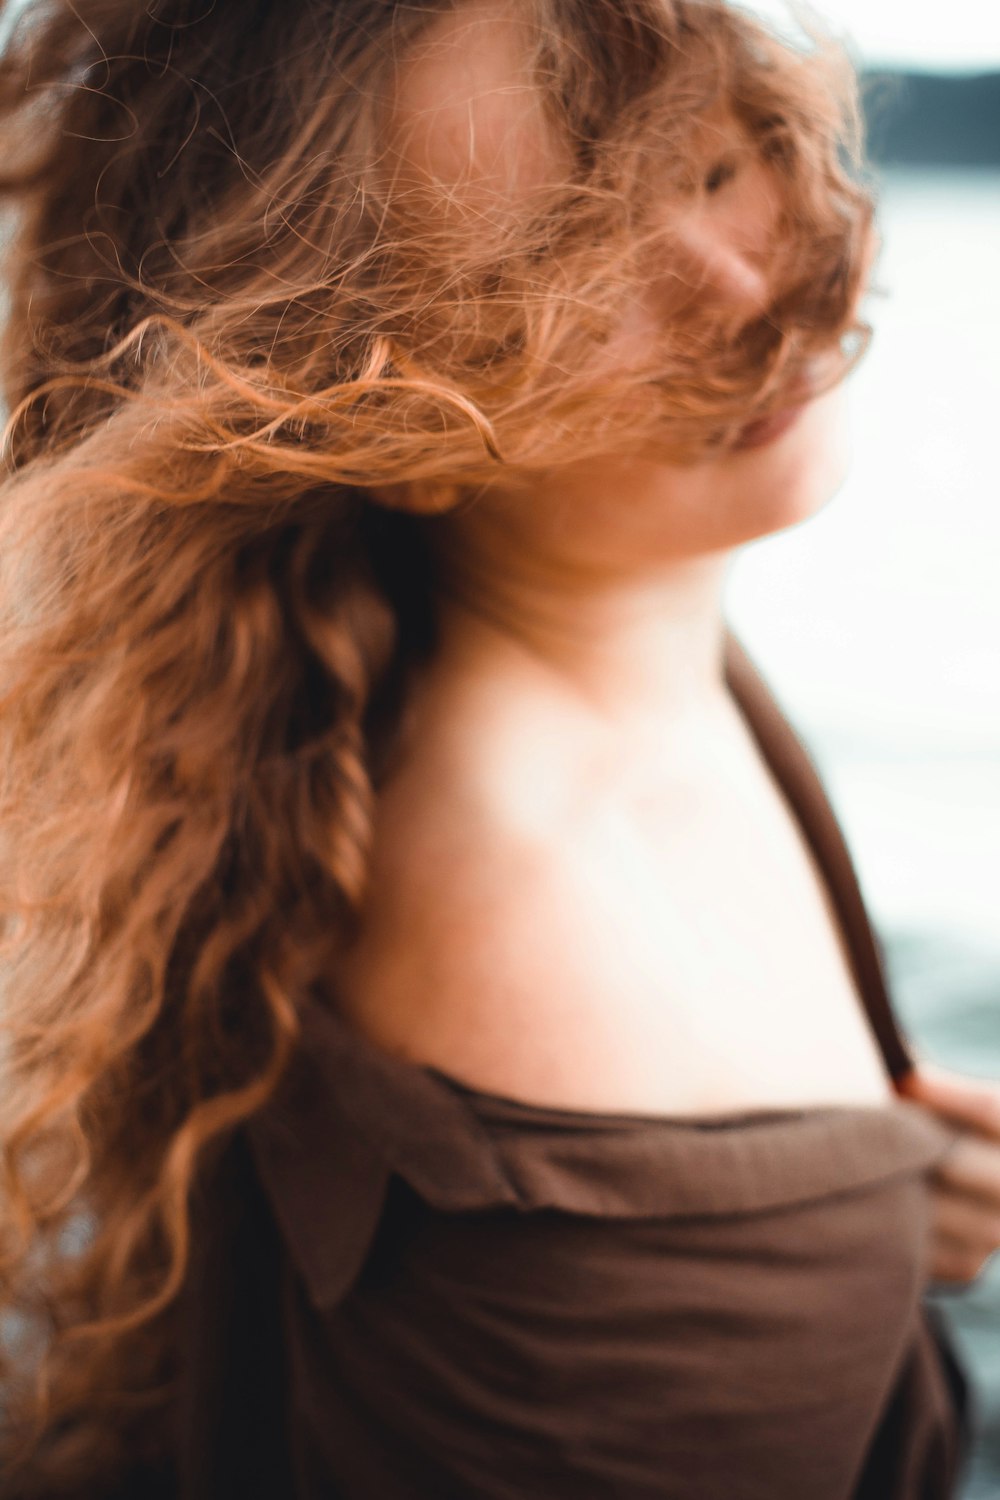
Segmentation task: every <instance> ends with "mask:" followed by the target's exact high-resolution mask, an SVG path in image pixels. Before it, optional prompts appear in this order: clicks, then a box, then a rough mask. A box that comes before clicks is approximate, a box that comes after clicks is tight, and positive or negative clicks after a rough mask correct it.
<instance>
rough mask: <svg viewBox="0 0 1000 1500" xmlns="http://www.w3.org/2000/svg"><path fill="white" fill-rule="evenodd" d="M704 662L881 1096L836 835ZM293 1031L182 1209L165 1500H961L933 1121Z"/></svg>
mask: <svg viewBox="0 0 1000 1500" xmlns="http://www.w3.org/2000/svg"><path fill="white" fill-rule="evenodd" d="M727 671H728V676H729V681H730V686H731V689H732V691H733V692H734V696H736V697H737V701H738V702H739V703H740V706H741V707H742V709H743V711H744V713H745V714H746V716H747V719H748V721H749V722H750V725H751V728H752V729H753V730H754V732H755V734H756V735H757V738H758V741H759V743H760V744H761V747H762V750H763V751H764V754H765V756H766V757H767V759H768V761H769V763H770V764H771V767H772V769H773V771H774V773H775V775H776V777H777V779H778V781H779V784H780V785H781V786H782V787H783V789H784V790H785V793H786V795H787V796H788V798H789V801H790V803H791V804H792V807H793V809H794V810H795V811H796V813H797V814H798V816H799V818H800V821H801V822H802V824H803V827H804V830H805V832H806V836H807V838H808V839H809V841H810V843H811V845H812V847H813V849H814V851H815V853H816V855H817V859H818V861H819V864H820V868H821V869H822V870H823V872H824V874H825V875H826V878H827V879H828V881H829V883H830V887H831V891H832V894H833V896H834V900H835V904H836V907H837V910H838V913H839V915H840V917H841V920H842V921H843V923H844V928H845V932H846V934H847V938H848V943H849V948H850V952H851V955H852V958H853V962H854V966H855V971H856V974H857V977H858V982H859V985H860V988H861V992H862V994H863V997H864V1000H865V1004H866V1007H867V1009H868V1013H869V1016H870V1018H871V1021H872V1025H873V1028H874V1030H875V1032H876V1035H877V1036H878V1039H879V1042H880V1045H881V1047H882V1051H883V1055H884V1056H885V1059H886V1065H887V1068H888V1069H889V1071H890V1073H892V1074H893V1076H896V1077H898V1076H899V1075H900V1074H902V1073H903V1072H904V1071H905V1070H906V1068H907V1067H908V1066H909V1058H908V1054H907V1050H906V1046H905V1043H904V1041H903V1039H902V1037H901V1036H900V1034H899V1032H898V1029H897V1027H896V1024H895V1021H894V1018H893V1015H892V1010H891V1007H890V1005H889V1001H888V997H887V996H886V993H885V986H884V982H883V979H882V972H881V968H880V965H879V959H878V953H877V949H876V946H875V943H874V940H873V938H872V935H871V930H870V927H869V925H868V922H867V919H866V917H865V913H864V907H863V904H862V902H861V898H860V895H859V894H858V890H857V884H856V882H855V880H854V877H853V873H852V871H851V868H850V862H849V859H848V857H847V854H846V850H845V849H844V846H843V841H842V839H841V837H840V834H839V831H838V829H837V825H836V821H835V819H834V817H833V814H832V812H831V811H830V809H829V805H828V804H827V802H826V799H825V798H824V797H823V794H822V791H821V790H820V788H819V784H818V782H817V780H816V777H815V773H814V771H813V770H812V767H811V765H810V763H809V761H808V757H806V755H805V752H804V751H803V750H802V747H801V746H800V745H799V744H798V742H797V741H796V740H795V738H794V736H793V735H792V733H791V731H790V730H789V729H788V726H787V724H786V723H785V721H784V719H783V718H782V716H781V714H780V712H779V710H778V709H777V707H776V705H775V704H774V702H773V699H771V698H770V695H769V694H768V693H767V690H766V688H765V687H764V685H763V683H762V682H761V680H760V679H759V678H758V677H757V676H756V674H755V673H754V670H753V668H752V667H751V666H750V664H749V662H748V661H747V659H746V657H745V656H744V655H743V653H742V652H741V651H740V649H739V647H738V646H737V644H736V643H735V641H732V640H731V641H730V649H729V655H728V662H727ZM303 1042H304V1045H303V1046H302V1047H301V1048H300V1049H299V1053H298V1054H297V1057H296V1060H295V1065H294V1067H293V1069H292V1070H291V1072H290V1074H289V1078H288V1081H287V1084H286V1086H284V1087H283V1088H282V1090H281V1093H280V1095H279V1097H278V1098H277V1099H276V1100H275V1101H273V1102H272V1104H271V1105H269V1106H268V1108H267V1110H266V1111H264V1112H263V1113H261V1114H259V1115H258V1116H257V1117H256V1118H255V1119H254V1120H253V1121H252V1122H251V1124H250V1126H249V1127H248V1129H247V1131H246V1133H245V1138H244V1137H242V1136H238V1137H237V1138H235V1140H234V1142H233V1143H232V1147H231V1149H230V1151H229V1153H228V1155H227V1156H225V1157H223V1158H222V1162H221V1163H220V1175H219V1176H218V1178H217V1179H215V1180H213V1190H212V1192H211V1194H210V1195H209V1196H207V1197H206V1199H205V1200H204V1201H203V1203H202V1209H201V1211H202V1213H203V1214H207V1215H208V1218H207V1219H206V1220H205V1222H204V1223H203V1227H202V1232H201V1233H200V1234H199V1235H198V1238H197V1244H198V1246H199V1257H200V1258H199V1260H198V1262H197V1268H196V1272H195V1275H194V1277H193V1280H192V1284H191V1286H190V1287H189V1288H188V1293H187V1298H188V1300H187V1306H188V1316H189V1318H190V1325H189V1326H190V1339H189V1359H190V1365H189V1369H188V1381H187V1386H186V1389H185V1392H184V1398H183V1400H182V1402H181V1406H180V1410H179V1419H180V1424H181V1425H180V1432H179V1435H178V1440H179V1449H178V1453H179V1480H178V1484H179V1489H178V1491H177V1493H179V1494H182V1495H183V1496H184V1497H185V1500H201V1497H206V1500H207V1497H208V1496H211V1497H212V1500H223V1497H226V1496H229V1495H232V1496H236V1495H240V1496H241V1500H245V1497H246V1496H247V1495H258V1494H259V1495H268V1496H274V1497H278V1496H281V1497H286V1496H287V1497H288V1500H293V1497H294V1500H320V1497H323V1500H474V1497H483V1500H487V1497H497V1500H500V1497H503V1500H534V1497H537V1500H560V1497H565V1500H591V1497H593V1500H597V1497H608V1500H611V1497H615V1500H647V1497H648V1500H653V1497H658V1500H696V1497H697V1500H714V1497H717V1496H718V1497H721V1496H725V1497H726V1500H802V1497H803V1496H809V1500H852V1497H853V1500H917V1497H920V1500H945V1497H947V1496H950V1495H952V1494H953V1493H954V1486H955V1476H956V1470H957V1467H958V1465H959V1462H960V1459H961V1455H962V1449H963V1446H964V1437H965V1431H964V1428H963V1425H962V1411H963V1408H964V1404H965V1390H964V1382H963V1381H962V1378H961V1373H960V1371H959V1370H958V1369H957V1367H956V1366H955V1364H954V1360H953V1356H952V1354H951V1351H950V1349H949V1348H948V1346H947V1341H946V1340H945V1339H944V1337H943V1334H942V1331H941V1329H940V1327H939V1326H938V1325H937V1324H936V1322H935V1321H934V1320H933V1318H932V1316H931V1314H930V1313H929V1311H928V1310H927V1309H926V1308H925V1307H924V1306H923V1303H922V1300H921V1298H922V1292H923V1289H924V1285H925V1282H926V1276H927V1249H928V1245H927V1229H928V1198H927V1187H926V1173H927V1171H928V1170H929V1169H930V1168H931V1167H932V1166H933V1165H934V1164H935V1163H937V1162H939V1161H940V1160H941V1159H942V1157H943V1156H944V1154H945V1153H946V1152H947V1151H948V1150H949V1148H950V1146H951V1144H952V1143H953V1141H954V1139H955V1132H954V1131H953V1130H952V1129H951V1128H950V1127H948V1126H945V1125H944V1124H942V1123H940V1122H939V1121H937V1120H935V1119H933V1118H932V1117H930V1116H929V1115H928V1114H926V1112H924V1111H923V1110H921V1109H920V1108H919V1107H918V1106H916V1105H914V1104H912V1103H909V1102H907V1101H905V1100H903V1099H899V1100H896V1101H894V1102H892V1103H891V1104H889V1105H886V1106H883V1107H854V1106H850V1107H819V1108H808V1109H796V1110H788V1109H777V1110H755V1111H748V1112H743V1113H740V1114H728V1115H720V1116H714V1117H708V1118H706V1117H699V1118H696V1119H692V1118H671V1117H667V1116H656V1115H649V1114H641V1115H636V1114H609V1113H590V1112H585V1111H577V1110H567V1109H558V1108H547V1107H546V1108H542V1107H539V1106H535V1105H528V1104H524V1103H521V1102H518V1101H516V1100H511V1099H506V1098H503V1097H501V1096H498V1095H492V1094H488V1093H485V1092H482V1091H480V1090H475V1089H472V1088H469V1087H467V1086H465V1085H463V1084H461V1083H459V1082H457V1081H456V1080H454V1079H451V1078H449V1077H448V1076H447V1075H445V1074H443V1073H441V1072H440V1071H438V1070H436V1069H433V1068H427V1067H418V1066H416V1065H414V1064H411V1063H408V1062H405V1061H403V1060H401V1059H399V1058H396V1057H392V1056H390V1055H389V1054H387V1053H386V1052H384V1051H383V1050H381V1049H379V1048H377V1047H375V1046H374V1045H373V1044H371V1043H370V1042H368V1041H367V1040H366V1039H364V1038H363V1037H362V1036H360V1035H359V1034H358V1033H357V1032H356V1031H355V1030H354V1029H353V1028H351V1027H350V1026H349V1025H348V1024H347V1023H346V1022H345V1021H344V1020H343V1019H342V1018H341V1017H340V1016H339V1015H337V1014H336V1013H334V1012H333V1011H332V1010H331V1009H330V1008H329V1007H328V1006H325V1005H324V1004H322V1003H321V1001H320V1000H319V999H318V998H316V999H314V1000H312V1001H310V1002H309V1003H308V1004H307V1006H306V1008H305V1010H304V1013H303ZM227 1164H228V1165H227ZM223 1167H225V1173H222V1168H223ZM206 1204H207V1205H208V1206H207V1207H206ZM196 1222H197V1221H196Z"/></svg>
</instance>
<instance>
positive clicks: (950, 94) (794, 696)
mask: <svg viewBox="0 0 1000 1500" xmlns="http://www.w3.org/2000/svg"><path fill="white" fill-rule="evenodd" d="M744 8H746V9H749V10H754V11H757V12H759V13H761V14H764V15H766V16H768V18H769V19H772V20H776V21H778V23H779V24H781V25H786V24H787V23H788V16H789V6H788V5H787V4H785V3H784V0H747V3H746V4H745V6H744ZM813 8H814V9H815V10H816V11H818V13H819V14H820V16H821V17H823V18H824V19H825V21H826V22H827V23H828V26H829V28H830V29H832V30H833V31H834V32H835V33H837V34H838V35H840V36H841V38H842V39H844V40H845V41H846V43H847V45H848V48H849V50H850V52H851V54H852V56H853V57H854V59H855V61H856V63H857V64H858V66H859V68H860V69H861V71H862V75H863V78H864V95H865V101H866V115H867V118H868V132H869V150H870V153H871V155H872V158H873V163H874V168H875V174H876V178H877V181H878V184H879V189H880V199H881V211H880V220H881V232H882V236H883V241H884V249H883V253H882V258H881V262H880V266H879V270H878V273H877V277H876V288H877V290H876V294H875V295H874V296H873V297H872V298H871V299H870V302H869V306H868V315H869V317H870V319H871V321H872V322H873V324H874V327H875V339H874V342H873V345H872V348H871V351H870V353H869V355H868V357H867V359H866V361H865V363H864V364H863V365H862V366H861V368H860V369H859V370H858V371H857V373H856V374H855V375H854V377H853V379H852V381H851V399H852V403H853V419H854V420H853V427H854V460H853V470H852V474H851V477H850V478H849V480H848V481H847V483H846V485H845V486H844V488H843V489H842V490H841V492H840V494H839V495H838V496H837V498H836V499H835V500H834V501H833V502H832V505H831V506H830V507H829V508H828V509H827V510H825V511H824V512H822V513H821V514H820V515H819V516H818V517H816V518H815V519H814V520H811V521H809V522H808V523H806V524H805V525H803V526H800V527H796V528H794V529H793V530H791V531H788V532H785V533H784V534H782V535H781V536H778V537H774V538H770V539H767V540H765V541H762V542H760V543H756V544H754V545H753V546H752V547H749V548H748V549H746V551H745V552H744V553H743V555H742V556H741V558H740V559H739V560H738V562H737V564H736V566H735V569H734V572H733V575H732V580H731V585H730V593H729V616H730V620H731V622H732V624H733V626H734V628H735V630H736V631H737V633H738V634H739V635H740V636H741V637H742V639H743V641H744V643H745V644H746V646H747V648H748V650H749V651H750V652H751V654H752V655H753V656H754V657H755V658H756V659H757V661H758V663H759V665H760V666H761V668H762V670H763V671H764V673H765V675H766V676H767V677H768V678H769V680H770V681H771V683H772V685H773V686H774V688H775V691H776V692H777V694H778V696H779V698H780V699H781V701H782V702H783V704H784V706H785V707H786V709H787V710H788V712H789V715H790V717H791V718H792V720H793V721H794V722H795V723H796V725H797V726H798V728H799V729H800V730H801V731H802V733H803V736H804V738H805V739H806V741H807V742H808V744H809V746H810V749H811V750H812V751H813V754H814V756H815V758H816V760H817V761H818V763H819V764H820V767H821V769H822V771H823V772H824V774H825V777H826V780H827V785H828V787H829V788H830V790H831V793H832V795H833V799H834V802H835V804H836V806H837V810H838V813H839V814H840V816H841V818H842V820H843V824H844V828H845V830H846V833H847V835H848V838H849V840H850V843H851V846H852V849H853V851H854V854H855V858H856V862H857V864H858V868H859V873H860V875H861V879H862V883H863V885H864V888H865V892H866V895H867V897H868V900H869V904H870V908H871V911H872V914H873V917H874V918H875V921H876V925H877V926H878V928H879V932H880V937H881V938H882V941H883V942H884V944H885V946H886V950H887V957H888V961H889V968H890V974H891V978H892V979H893V981H894V993H895V996H896V1000H897V1006H898V1010H899V1013H900V1016H901V1019H902V1021H903V1023H904V1026H905V1027H906V1029H907V1030H908V1032H909V1034H910V1037H911V1039H912V1042H913V1044H914V1046H915V1048H916V1049H917V1050H918V1051H919V1052H923V1053H924V1054H926V1055H927V1056H928V1057H930V1058H932V1059H933V1060H935V1061H936V1062H939V1063H941V1064H943V1065H945V1066H948V1067H954V1068H959V1069H962V1070H963V1071H965V1072H968V1073H974V1074H981V1075H984V1076H988V1077H992V1078H996V1079H1000V479H998V463H997V448H998V433H1000V290H998V287H1000V4H996V3H995V0H949V4H948V5H947V6H946V7H945V6H936V5H935V6H916V5H913V4H912V3H911V0H817V4H816V5H815V6H814V7H813ZM998 1261H1000V1258H998ZM932 1298H933V1300H934V1301H936V1302H937V1303H938V1304H939V1305H940V1306H941V1307H942V1309H943V1310H944V1312H945V1314H946V1316H947V1318H948V1320H949V1322H950V1325H951V1327H952V1330H953V1333H954V1336H955V1340H956V1342H957V1344H958V1345H959V1348H960V1351H961V1353H962V1355H963V1358H964V1360H965V1362H966V1364H967V1366H968V1367H969V1368H970V1371H971V1374H972V1378H973V1381H974V1387H975V1396H976V1402H977V1407H978V1421H977V1435H976V1443H975V1449H974V1452H973V1456H972V1464H971V1468H970V1471H969V1472H968V1473H967V1475H966V1482H965V1485H964V1487H963V1490H962V1500H998V1497H1000V1263H994V1264H993V1265H992V1266H991V1267H990V1269H989V1270H988V1271H987V1272H986V1273H985V1275H984V1276H983V1277H982V1278H981V1280H980V1281H979V1282H978V1283H977V1284H975V1286H974V1287H972V1288H970V1289H968V1290H964V1291H955V1290H948V1291H943V1290H937V1291H935V1292H933V1293H932Z"/></svg>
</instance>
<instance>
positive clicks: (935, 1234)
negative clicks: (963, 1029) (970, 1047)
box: [898, 1062, 1000, 1285]
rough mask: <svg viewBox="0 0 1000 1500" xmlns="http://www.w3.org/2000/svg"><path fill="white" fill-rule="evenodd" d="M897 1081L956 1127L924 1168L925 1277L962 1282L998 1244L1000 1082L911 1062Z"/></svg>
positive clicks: (972, 1276) (902, 1090)
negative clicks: (929, 1170)
mask: <svg viewBox="0 0 1000 1500" xmlns="http://www.w3.org/2000/svg"><path fill="white" fill-rule="evenodd" d="M898 1087H899V1092H900V1093H901V1094H903V1095H904V1097H906V1098H908V1099H913V1100H915V1101H916V1102H917V1103H918V1104H922V1105H924V1106H925V1108H927V1109H929V1110H931V1111H932V1112H933V1113H934V1114H936V1115H939V1116H940V1117H941V1118H942V1119H944V1120H947V1121H949V1122H950V1123H952V1124H954V1125H958V1126H961V1127H962V1131H963V1133H962V1135H961V1136H960V1138H959V1140H958V1142H957V1144H956V1145H955V1146H954V1148H953V1149H952V1150H951V1151H950V1152H949V1153H948V1156H947V1157H946V1159H945V1160H944V1161H943V1162H942V1163H941V1165H940V1166H939V1167H937V1168H936V1169H935V1171H934V1172H933V1174H932V1176H931V1188H932V1194H933V1216H932V1221H931V1236H932V1238H931V1277H932V1279H933V1280H934V1281H942V1282H952V1283H954V1284H959V1285H968V1283H969V1282H971V1281H975V1279H976V1277H977V1276H978V1275H979V1274H980V1272H981V1271H982V1270H983V1267H984V1266H985V1265H986V1262H987V1261H988V1260H989V1258H990V1256H991V1255H993V1254H994V1252H995V1251H997V1250H1000V1083H989V1082H986V1081H985V1080H980V1079H975V1078H965V1077H963V1076H962V1075H961V1074H960V1073H951V1072H948V1071H947V1070H946V1069H944V1068H938V1067H936V1066H935V1065H933V1064H931V1063H925V1062H918V1063H917V1064H916V1066H915V1067H914V1068H913V1071H912V1072H910V1073H908V1074H907V1075H906V1077H905V1078H904V1079H902V1080H901V1081H900V1083H899V1085H898Z"/></svg>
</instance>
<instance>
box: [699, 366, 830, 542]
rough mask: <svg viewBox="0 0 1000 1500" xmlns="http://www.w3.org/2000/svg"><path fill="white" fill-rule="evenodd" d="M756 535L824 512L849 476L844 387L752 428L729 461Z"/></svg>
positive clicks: (728, 466) (746, 515)
mask: <svg viewBox="0 0 1000 1500" xmlns="http://www.w3.org/2000/svg"><path fill="white" fill-rule="evenodd" d="M725 462H726V467H727V469H728V470H729V475H728V476H727V477H731V479H732V481H733V483H734V485H735V487H736V490H737V492H738V493H739V494H740V496H741V508H742V509H743V512H744V516H745V518H746V519H747V520H749V519H751V517H755V519H756V521H757V522H759V525H758V526H757V527H756V530H755V534H756V535H765V534H766V533H767V532H769V531H779V530H781V529H783V528H784V527H786V526H794V525H796V524H797V523H798V522H800V521H805V520H808V519H809V517H810V516H813V515H816V514H817V512H819V511H821V510H822V509H823V508H824V506H826V505H827V504H828V503H829V501H830V500H832V499H833V497H834V495H836V493H837V491H838V490H839V489H840V487H841V485H842V484H843V483H844V480H845V479H846V477H847V474H848V471H849V468H850V440H849V432H848V425H847V421H846V403H845V401H844V398H843V391H842V389H841V388H839V387H838V388H837V389H836V390H833V391H830V392H828V393H827V394H825V395H823V396H819V397H817V399H816V400H815V401H810V402H809V403H808V405H806V406H803V407H800V408H798V410H797V411H795V412H789V413H782V414H779V416H778V417H777V418H774V419H771V425H770V426H765V424H759V425H755V427H753V428H748V429H747V430H746V433H745V435H744V440H743V441H742V442H741V443H740V444H739V445H738V446H737V447H735V448H733V449H732V450H731V451H730V453H729V455H728V457H727V458H726V460H725Z"/></svg>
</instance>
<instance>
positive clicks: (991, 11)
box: [742, 0, 1000, 72]
mask: <svg viewBox="0 0 1000 1500" xmlns="http://www.w3.org/2000/svg"><path fill="white" fill-rule="evenodd" d="M742 3H743V5H744V6H745V8H746V9H748V10H756V11H759V12H760V13H761V14H762V15H767V16H771V17H781V18H787V16H788V14H789V11H790V9H791V6H790V4H789V0H742ZM812 9H813V10H815V11H817V12H818V13H819V15H820V16H822V17H823V18H824V19H825V20H826V22H827V23H828V27H829V28H830V29H832V30H833V31H835V32H837V33H838V34H840V35H842V36H844V37H845V39H847V40H848V41H849V42H850V43H851V44H852V48H851V50H852V52H853V53H854V55H855V57H856V58H858V59H859V60H860V61H861V62H864V63H869V62H870V63H875V64H878V65H882V64H885V63H895V64H897V65H902V66H906V67H914V68H926V69H930V70H937V69H956V70H961V71H976V72H985V71H987V70H991V69H1000V0H948V3H947V4H946V5H942V4H938V3H931V0H812Z"/></svg>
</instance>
